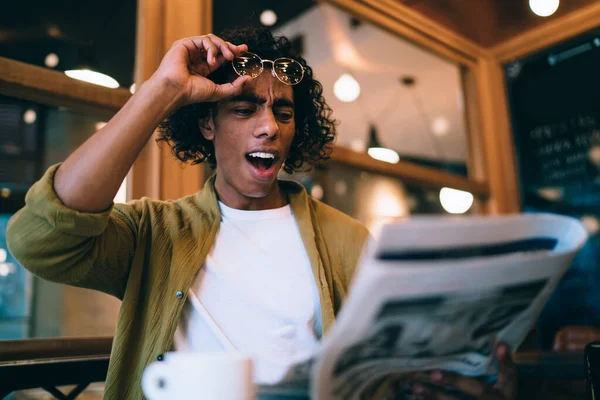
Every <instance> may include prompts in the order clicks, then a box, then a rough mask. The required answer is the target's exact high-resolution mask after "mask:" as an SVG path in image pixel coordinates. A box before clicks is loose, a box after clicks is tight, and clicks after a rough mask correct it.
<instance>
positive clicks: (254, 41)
mask: <svg viewBox="0 0 600 400" xmlns="http://www.w3.org/2000/svg"><path fill="white" fill-rule="evenodd" d="M219 37H221V38H222V39H223V40H225V41H229V42H231V43H233V44H247V45H248V51H250V52H252V53H255V54H258V55H259V56H260V57H263V58H265V59H270V60H274V59H276V58H279V57H288V58H293V59H294V60H296V61H298V62H299V63H300V64H302V65H303V66H304V67H305V72H304V78H303V79H302V81H301V82H300V83H299V84H297V85H294V86H293V87H292V88H293V91H294V104H295V117H294V121H295V124H296V131H295V134H294V139H293V141H292V145H291V147H290V151H289V154H288V156H287V158H286V160H285V163H284V167H283V169H284V170H285V172H287V173H289V174H291V173H293V172H294V171H300V170H305V169H310V168H311V167H313V166H315V165H317V164H319V163H320V162H322V161H325V160H327V159H328V158H329V156H330V155H331V151H332V149H331V146H330V145H329V144H330V143H331V142H333V140H334V139H335V127H336V124H337V122H336V121H335V120H333V119H332V118H331V112H332V111H331V108H330V107H329V106H328V105H327V103H326V102H325V99H324V98H323V86H322V85H321V83H319V81H317V80H316V79H314V77H313V71H312V68H310V67H309V66H308V65H307V64H306V60H304V58H302V57H301V56H300V55H298V54H296V53H295V52H294V50H293V49H292V45H291V43H290V41H289V40H288V39H287V38H286V37H283V36H281V37H274V36H273V34H272V33H271V32H270V31H269V30H268V29H262V28H255V27H247V28H241V29H235V30H230V31H225V32H223V33H222V34H220V35H219ZM232 74H235V72H234V71H233V68H232V67H231V63H226V64H225V65H223V67H221V68H219V69H218V70H217V71H215V72H213V73H212V74H211V75H209V76H208V78H209V79H211V80H212V81H213V82H215V83H219V84H220V83H225V82H228V81H229V79H230V77H231V76H232ZM216 105H217V103H196V104H190V105H187V106H183V107H181V108H180V109H178V110H177V111H175V112H174V113H173V114H171V115H170V116H169V117H168V118H167V119H165V120H164V121H163V122H162V123H161V124H160V125H159V134H160V136H159V138H158V139H157V141H164V142H167V143H168V144H169V145H170V146H171V150H172V151H173V154H174V155H175V157H177V158H178V159H179V160H181V161H182V162H191V163H192V164H198V163H201V162H205V161H206V162H208V163H209V164H210V165H211V166H213V167H214V166H215V165H216V158H215V151H214V146H213V142H212V141H210V140H207V139H206V138H204V136H202V134H201V132H200V128H199V127H198V120H199V119H201V118H205V117H207V116H208V115H209V113H210V111H211V109H215V108H216Z"/></svg>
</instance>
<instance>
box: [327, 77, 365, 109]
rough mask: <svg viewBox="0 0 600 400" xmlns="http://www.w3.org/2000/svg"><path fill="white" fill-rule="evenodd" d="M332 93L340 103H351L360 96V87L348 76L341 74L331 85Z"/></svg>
mask: <svg viewBox="0 0 600 400" xmlns="http://www.w3.org/2000/svg"><path fill="white" fill-rule="evenodd" d="M333 93H334V94H335V97H337V98H338V99H339V100H340V101H343V102H344V103H351V102H353V101H354V100H356V99H357V98H358V96H359V95H360V85H359V84H358V81H357V80H356V79H354V77H353V76H352V75H350V74H342V75H341V76H340V77H339V78H338V80H337V81H335V83H334V84H333Z"/></svg>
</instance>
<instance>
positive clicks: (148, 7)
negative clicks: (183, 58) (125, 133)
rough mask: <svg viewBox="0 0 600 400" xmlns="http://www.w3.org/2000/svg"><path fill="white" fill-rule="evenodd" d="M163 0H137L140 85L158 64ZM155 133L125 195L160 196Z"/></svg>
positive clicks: (133, 170)
mask: <svg viewBox="0 0 600 400" xmlns="http://www.w3.org/2000/svg"><path fill="white" fill-rule="evenodd" d="M163 8H164V2H163V0H138V6H137V28H136V29H137V31H136V45H135V84H136V86H137V87H140V86H141V85H142V83H143V82H144V81H146V80H148V79H149V78H150V77H151V76H152V74H153V73H154V71H156V68H157V67H158V65H159V64H160V60H161V59H162V57H163V55H164V48H163V31H164V16H163ZM155 139H156V136H153V137H152V139H151V140H149V141H148V143H146V146H145V147H144V149H143V150H142V152H141V153H140V155H139V156H138V158H137V159H136V160H135V163H134V164H133V167H132V168H131V170H130V171H129V175H128V176H127V199H128V200H130V199H139V198H141V197H144V196H147V197H150V198H152V199H160V197H161V196H160V167H161V165H160V161H161V159H160V155H161V153H160V149H159V148H158V146H157V145H156V143H155Z"/></svg>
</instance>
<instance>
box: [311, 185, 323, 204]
mask: <svg viewBox="0 0 600 400" xmlns="http://www.w3.org/2000/svg"><path fill="white" fill-rule="evenodd" d="M324 194H325V192H324V190H323V186H321V185H319V184H318V183H317V184H315V185H313V187H312V188H311V189H310V195H311V196H312V197H314V198H315V199H317V200H321V199H322V198H323V195H324Z"/></svg>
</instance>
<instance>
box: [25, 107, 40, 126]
mask: <svg viewBox="0 0 600 400" xmlns="http://www.w3.org/2000/svg"><path fill="white" fill-rule="evenodd" d="M36 119H37V113H36V112H35V110H32V109H31V108H30V109H29V110H27V111H25V113H23V121H25V123H26V124H33V123H34V122H35V120H36Z"/></svg>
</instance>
